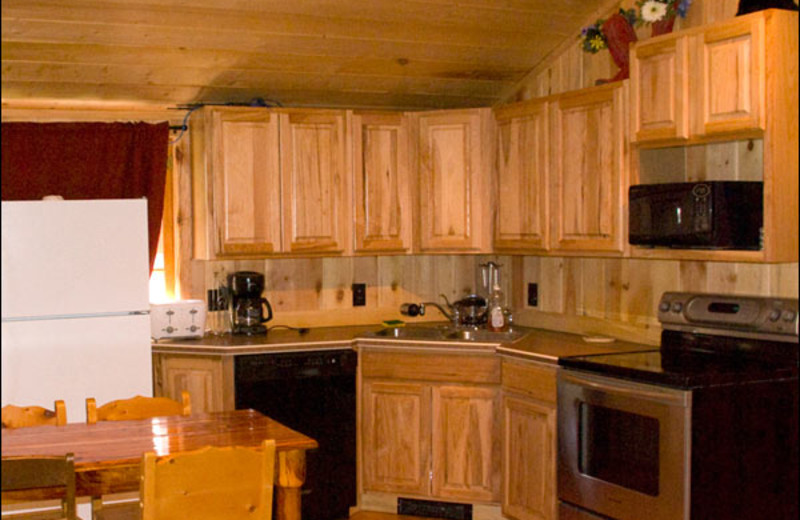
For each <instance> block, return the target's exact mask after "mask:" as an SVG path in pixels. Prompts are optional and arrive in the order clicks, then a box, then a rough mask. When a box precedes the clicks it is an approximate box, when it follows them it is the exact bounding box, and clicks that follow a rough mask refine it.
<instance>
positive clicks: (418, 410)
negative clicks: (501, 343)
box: [360, 349, 500, 502]
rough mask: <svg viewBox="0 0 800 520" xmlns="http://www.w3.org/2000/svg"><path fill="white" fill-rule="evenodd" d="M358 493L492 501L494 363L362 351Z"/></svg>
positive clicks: (496, 426)
mask: <svg viewBox="0 0 800 520" xmlns="http://www.w3.org/2000/svg"><path fill="white" fill-rule="evenodd" d="M360 365H361V370H362V378H363V380H362V401H361V402H362V407H361V410H362V412H361V413H362V421H361V445H362V459H361V460H362V486H363V489H364V491H365V492H378V493H388V494H396V495H402V496H413V497H422V498H427V499H443V500H451V501H460V502H499V499H500V444H499V439H500V406H499V405H500V400H499V396H500V392H499V386H498V384H499V382H500V381H499V380H500V377H499V376H500V370H499V368H500V362H499V359H497V358H496V357H495V356H494V355H493V354H492V355H453V354H441V353H430V354H428V353H422V354H420V353H398V352H394V351H388V352H380V351H369V350H366V351H365V350H364V349H362V352H361V360H360Z"/></svg>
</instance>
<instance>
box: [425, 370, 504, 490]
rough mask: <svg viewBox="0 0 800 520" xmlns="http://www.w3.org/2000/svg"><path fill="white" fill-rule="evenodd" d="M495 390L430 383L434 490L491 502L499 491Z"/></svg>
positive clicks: (496, 392) (496, 395)
mask: <svg viewBox="0 0 800 520" xmlns="http://www.w3.org/2000/svg"><path fill="white" fill-rule="evenodd" d="M498 395H499V392H498V391H497V390H496V389H492V388H474V387H473V388H468V387H456V386H439V387H433V389H432V398H433V417H434V426H433V482H432V484H433V495H434V496H437V497H441V498H455V499H462V500H481V501H495V500H498V499H499V492H500V489H499V488H500V486H499V482H500V450H499V444H498V436H499V433H500V429H499V424H500V418H499V401H498Z"/></svg>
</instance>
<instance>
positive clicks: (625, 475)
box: [558, 369, 691, 520]
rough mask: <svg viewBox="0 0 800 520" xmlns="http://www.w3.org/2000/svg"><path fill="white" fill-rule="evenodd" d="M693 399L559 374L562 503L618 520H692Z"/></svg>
mask: <svg viewBox="0 0 800 520" xmlns="http://www.w3.org/2000/svg"><path fill="white" fill-rule="evenodd" d="M690 428H691V392H689V391H682V390H675V389H670V388H664V387H659V386H654V385H646V384H638V383H633V382H629V381H625V380H620V379H613V378H608V377H601V376H594V375H589V374H584V373H581V372H574V371H570V370H563V369H562V370H560V371H559V376H558V497H559V499H560V500H562V501H565V502H569V503H571V504H574V505H577V506H579V507H581V508H584V509H587V510H590V511H594V512H597V513H600V514H602V515H606V516H609V517H611V518H614V519H616V520H641V519H642V518H647V519H648V520H688V518H689V477H690V467H689V465H690V442H691V432H690Z"/></svg>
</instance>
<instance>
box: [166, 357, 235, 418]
mask: <svg viewBox="0 0 800 520" xmlns="http://www.w3.org/2000/svg"><path fill="white" fill-rule="evenodd" d="M153 370H154V372H155V380H156V385H154V386H155V392H154V395H155V396H156V397H169V398H170V399H174V400H176V401H178V402H180V401H181V392H182V391H184V390H186V391H188V392H189V397H190V398H191V400H192V413H207V412H221V411H223V410H224V409H225V402H224V396H223V392H224V391H225V390H224V386H225V381H224V377H223V370H224V369H223V366H222V361H221V360H220V359H213V358H204V357H198V356H171V355H168V354H155V355H154V356H153ZM231 408H232V407H231Z"/></svg>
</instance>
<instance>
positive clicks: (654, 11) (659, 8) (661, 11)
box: [642, 0, 667, 22]
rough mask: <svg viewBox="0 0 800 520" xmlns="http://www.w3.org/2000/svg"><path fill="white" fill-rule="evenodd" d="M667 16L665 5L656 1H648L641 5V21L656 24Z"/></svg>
mask: <svg viewBox="0 0 800 520" xmlns="http://www.w3.org/2000/svg"><path fill="white" fill-rule="evenodd" d="M666 14H667V4H662V3H661V2H657V1H656V0H648V1H647V2H645V3H644V5H642V19H643V20H644V21H645V22H657V21H659V20H661V19H662V18H664V16H665V15H666Z"/></svg>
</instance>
